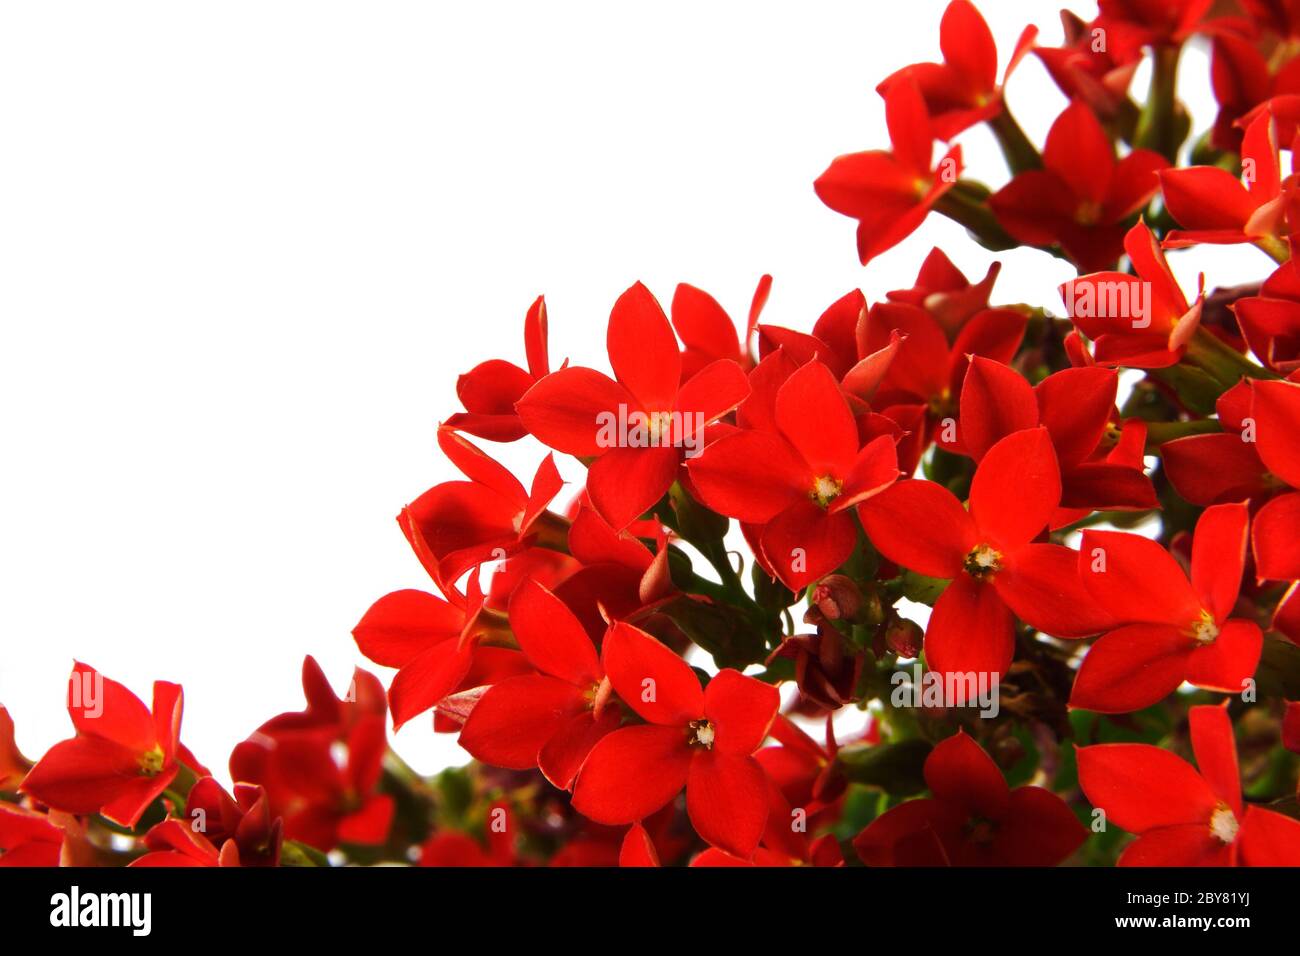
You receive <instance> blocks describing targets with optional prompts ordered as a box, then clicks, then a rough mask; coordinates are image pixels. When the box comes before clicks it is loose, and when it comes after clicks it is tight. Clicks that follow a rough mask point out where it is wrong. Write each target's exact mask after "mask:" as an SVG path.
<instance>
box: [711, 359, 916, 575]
mask: <svg viewBox="0 0 1300 956" xmlns="http://www.w3.org/2000/svg"><path fill="white" fill-rule="evenodd" d="M774 424H775V429H774V430H772V431H768V430H766V429H743V430H740V431H736V432H733V433H732V434H730V435H726V436H724V437H722V438H719V439H718V440H717V441H715V442H713V443H712V444H710V445H709V446H708V447H707V448H706V449H705V451H704V454H703V455H701V456H700V457H699V458H696V459H694V460H693V461H692V462H691V463H690V476H691V481H692V483H693V484H694V486H695V488H696V489H698V490H699V493H700V496H701V498H702V499H703V501H704V503H705V504H706V505H708V506H709V507H710V508H712V509H713V510H715V511H718V512H720V513H722V514H725V515H728V516H730V517H732V518H737V519H739V520H741V521H745V522H749V523H752V524H756V525H762V526H763V530H762V533H761V538H760V542H761V547H762V550H763V555H764V558H765V559H766V562H767V564H768V566H769V567H771V568H772V569H773V570H774V571H775V572H776V574H777V575H778V576H779V577H780V579H781V580H782V581H783V582H784V583H785V585H786V586H787V587H789V588H790V589H791V590H794V591H799V590H801V589H802V588H804V587H805V586H806V585H808V584H809V583H810V582H812V581H814V580H816V579H817V578H819V577H821V576H823V575H825V574H828V573H830V572H831V571H833V570H835V568H837V567H839V566H840V565H841V564H843V563H844V561H845V560H847V559H848V557H849V555H850V554H851V553H852V552H853V547H854V545H855V544H856V542H857V534H858V532H857V525H856V524H855V523H854V521H853V512H852V511H851V510H850V509H851V508H852V507H853V505H855V504H857V503H858V502H860V501H864V500H866V499H867V498H870V497H871V496H872V495H875V494H879V493H880V491H881V490H882V489H884V488H887V487H889V485H891V484H892V483H893V482H894V480H895V479H896V478H897V477H898V466H897V463H896V458H895V455H894V440H893V438H891V437H889V436H887V435H882V436H881V437H879V438H876V439H874V440H873V441H871V442H870V443H868V444H867V445H866V447H864V448H859V445H858V426H857V423H856V422H855V421H854V417H853V413H852V412H851V411H850V410H849V406H848V403H847V402H846V401H845V399H844V396H843V394H842V393H841V391H840V388H839V385H838V384H836V382H835V378H834V376H833V375H832V374H831V373H830V371H829V370H828V369H827V368H826V366H825V365H823V364H821V363H820V362H809V363H808V364H807V365H804V366H803V367H802V368H800V369H798V370H797V371H796V372H794V374H792V375H791V376H790V377H789V379H787V380H786V382H785V384H784V385H782V386H781V387H780V390H779V391H778V392H777V397H776V407H775V422H774Z"/></svg>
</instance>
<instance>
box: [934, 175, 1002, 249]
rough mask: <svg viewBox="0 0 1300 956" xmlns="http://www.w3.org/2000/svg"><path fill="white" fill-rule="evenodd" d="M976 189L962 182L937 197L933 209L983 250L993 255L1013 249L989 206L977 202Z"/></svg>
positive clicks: (985, 203)
mask: <svg viewBox="0 0 1300 956" xmlns="http://www.w3.org/2000/svg"><path fill="white" fill-rule="evenodd" d="M963 187H965V188H963ZM978 189H979V187H978V186H977V184H975V183H968V182H966V181H965V180H963V181H961V182H959V183H957V185H956V186H954V187H953V188H952V189H950V190H948V191H947V192H946V193H944V194H943V195H942V196H940V197H939V200H938V202H936V203H935V204H934V209H935V211H936V212H939V213H942V214H943V215H945V216H947V217H948V218H949V219H951V220H952V221H953V222H955V223H958V224H959V225H962V226H965V227H966V229H967V230H969V232H970V233H971V234H972V235H973V236H974V237H975V238H976V239H977V240H978V241H979V243H980V245H982V246H984V247H985V248H986V249H991V250H992V251H994V252H1002V251H1004V250H1006V249H1014V248H1015V247H1016V246H1018V245H1019V243H1018V242H1016V240H1014V239H1012V238H1011V237H1010V236H1009V235H1007V233H1006V231H1005V230H1004V229H1003V228H1002V227H1001V226H1000V225H999V224H998V221H997V218H996V217H995V216H994V215H993V210H991V209H990V208H989V206H988V203H987V202H985V201H983V200H982V199H980V198H977V197H978Z"/></svg>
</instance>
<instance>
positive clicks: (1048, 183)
mask: <svg viewBox="0 0 1300 956" xmlns="http://www.w3.org/2000/svg"><path fill="white" fill-rule="evenodd" d="M1167 165H1168V163H1167V162H1166V161H1165V159H1164V158H1163V157H1162V156H1160V155H1159V154H1158V153H1154V152H1152V151H1151V150H1146V149H1135V150H1133V151H1132V152H1130V153H1128V155H1126V156H1124V158H1123V159H1119V160H1117V159H1116V158H1115V152H1114V149H1113V147H1112V146H1111V143H1110V138H1109V137H1108V136H1107V135H1106V133H1105V131H1104V130H1103V129H1102V127H1101V124H1100V123H1099V122H1098V121H1097V117H1096V116H1094V115H1093V113H1092V110H1090V109H1088V107H1087V106H1085V105H1084V104H1083V103H1081V102H1074V103H1071V104H1070V105H1069V106H1068V107H1067V108H1066V110H1065V112H1063V113H1062V114H1061V115H1060V116H1059V117H1057V119H1056V122H1054V123H1053V124H1052V128H1051V130H1050V131H1048V134H1047V143H1046V145H1045V146H1044V147H1043V168H1042V169H1031V170H1027V171H1026V172H1023V173H1021V174H1020V175H1018V176H1016V177H1015V179H1013V180H1011V182H1009V183H1008V184H1007V185H1005V186H1003V187H1002V189H1000V190H998V192H996V193H994V194H993V196H992V198H990V200H989V206H990V208H991V209H992V210H993V213H994V215H996V216H997V218H998V222H999V223H1001V225H1002V228H1003V229H1005V230H1006V231H1007V232H1009V233H1010V234H1011V235H1012V236H1014V237H1015V238H1016V239H1018V240H1019V241H1020V242H1024V243H1027V244H1029V245H1033V246H1045V247H1046V246H1053V245H1059V246H1060V247H1061V248H1062V249H1064V250H1065V253H1066V255H1068V256H1069V257H1070V258H1071V259H1072V260H1073V261H1074V262H1076V263H1077V264H1078V266H1079V268H1080V269H1081V270H1083V271H1086V272H1092V271H1095V270H1098V269H1105V268H1107V267H1108V266H1112V265H1113V264H1114V263H1115V260H1116V259H1118V258H1119V256H1120V254H1121V253H1122V252H1123V251H1124V233H1125V229H1126V227H1125V220H1127V219H1129V217H1130V216H1133V215H1134V214H1135V213H1137V212H1139V211H1140V210H1141V209H1143V208H1144V207H1145V206H1146V204H1147V203H1148V202H1150V200H1151V197H1152V196H1154V195H1155V193H1156V191H1157V190H1158V189H1159V185H1160V184H1159V180H1158V179H1157V178H1156V174H1157V172H1159V171H1160V170H1161V169H1164V168H1165V166H1167Z"/></svg>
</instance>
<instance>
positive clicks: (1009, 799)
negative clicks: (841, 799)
mask: <svg viewBox="0 0 1300 956" xmlns="http://www.w3.org/2000/svg"><path fill="white" fill-rule="evenodd" d="M925 783H926V786H927V787H928V788H929V790H930V794H931V795H930V797H928V798H922V799H919V800H908V801H907V802H906V803H902V804H899V805H898V806H896V807H894V808H893V809H891V810H887V811H885V813H884V814H882V815H881V816H880V817H878V818H877V819H876V820H874V821H872V823H871V824H870V825H869V826H868V827H867V828H866V829H865V830H863V831H862V832H861V833H859V834H858V835H857V837H856V838H854V840H853V848H854V849H855V850H857V852H858V856H859V857H861V859H862V862H864V863H866V864H867V865H868V866H1056V865H1057V864H1058V863H1061V862H1062V861H1063V860H1065V859H1066V857H1068V856H1069V855H1070V854H1071V853H1073V852H1074V851H1075V850H1077V849H1078V848H1079V847H1080V846H1081V845H1082V844H1083V841H1084V839H1086V837H1087V835H1088V831H1087V830H1085V829H1084V827H1083V825H1082V824H1081V823H1079V821H1078V820H1077V819H1076V818H1075V816H1074V813H1073V812H1072V811H1071V810H1070V808H1069V807H1068V806H1066V804H1065V801H1064V800H1062V799H1061V798H1060V797H1058V796H1057V795H1056V794H1054V793H1052V792H1051V791H1050V790H1044V789H1043V788H1042V787H1017V788H1016V789H1014V790H1012V789H1011V788H1010V787H1008V786H1007V782H1006V780H1005V779H1004V778H1003V776H1002V771H1000V770H998V767H997V764H995V763H994V762H993V758H992V757H990V756H989V755H988V754H987V753H985V752H984V750H983V748H981V747H980V745H979V744H977V743H976V742H975V741H974V740H972V739H971V738H970V737H968V736H967V735H966V733H965V731H961V730H959V731H958V732H957V733H955V734H953V735H952V736H951V737H949V738H947V739H946V740H944V741H942V742H940V743H939V744H938V745H937V746H936V747H935V748H934V750H932V751H931V752H930V756H929V757H927V758H926V761H925Z"/></svg>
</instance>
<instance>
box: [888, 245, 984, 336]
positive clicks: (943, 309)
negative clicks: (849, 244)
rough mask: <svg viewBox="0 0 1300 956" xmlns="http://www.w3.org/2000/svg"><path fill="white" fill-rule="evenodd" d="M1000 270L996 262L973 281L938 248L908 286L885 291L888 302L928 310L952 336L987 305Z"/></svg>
mask: <svg viewBox="0 0 1300 956" xmlns="http://www.w3.org/2000/svg"><path fill="white" fill-rule="evenodd" d="M1001 271H1002V263H1000V262H995V263H993V264H992V265H991V266H989V268H988V272H986V273H985V274H984V278H983V279H980V281H979V282H975V283H972V282H971V281H970V280H969V279H967V278H966V276H965V275H963V274H962V272H961V270H960V269H958V268H957V267H956V266H955V265H953V264H952V260H951V259H949V258H948V257H947V255H945V254H944V252H943V250H942V249H939V248H938V247H936V248H934V249H931V250H930V254H929V255H927V256H926V257H925V261H924V262H923V263H921V271H920V272H918V273H917V275H916V282H914V283H913V284H912V288H910V289H896V290H894V291H893V292H889V293H887V294H886V298H887V299H889V301H890V302H902V303H906V304H908V305H916V306H920V307H921V308H923V309H925V311H926V312H928V313H930V317H931V318H933V319H934V320H935V321H936V322H938V323H939V327H940V328H941V329H943V331H944V334H945V335H946V336H948V338H950V339H952V338H953V337H955V336H956V335H957V332H958V330H959V329H961V328H962V327H963V326H964V325H965V324H966V323H967V322H968V321H969V320H970V319H971V318H972V317H973V316H974V315H975V314H976V313H977V312H982V311H983V310H985V309H987V308H988V307H989V294H990V293H991V292H992V291H993V283H994V282H996V281H997V278H998V273H1000V272H1001Z"/></svg>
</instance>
